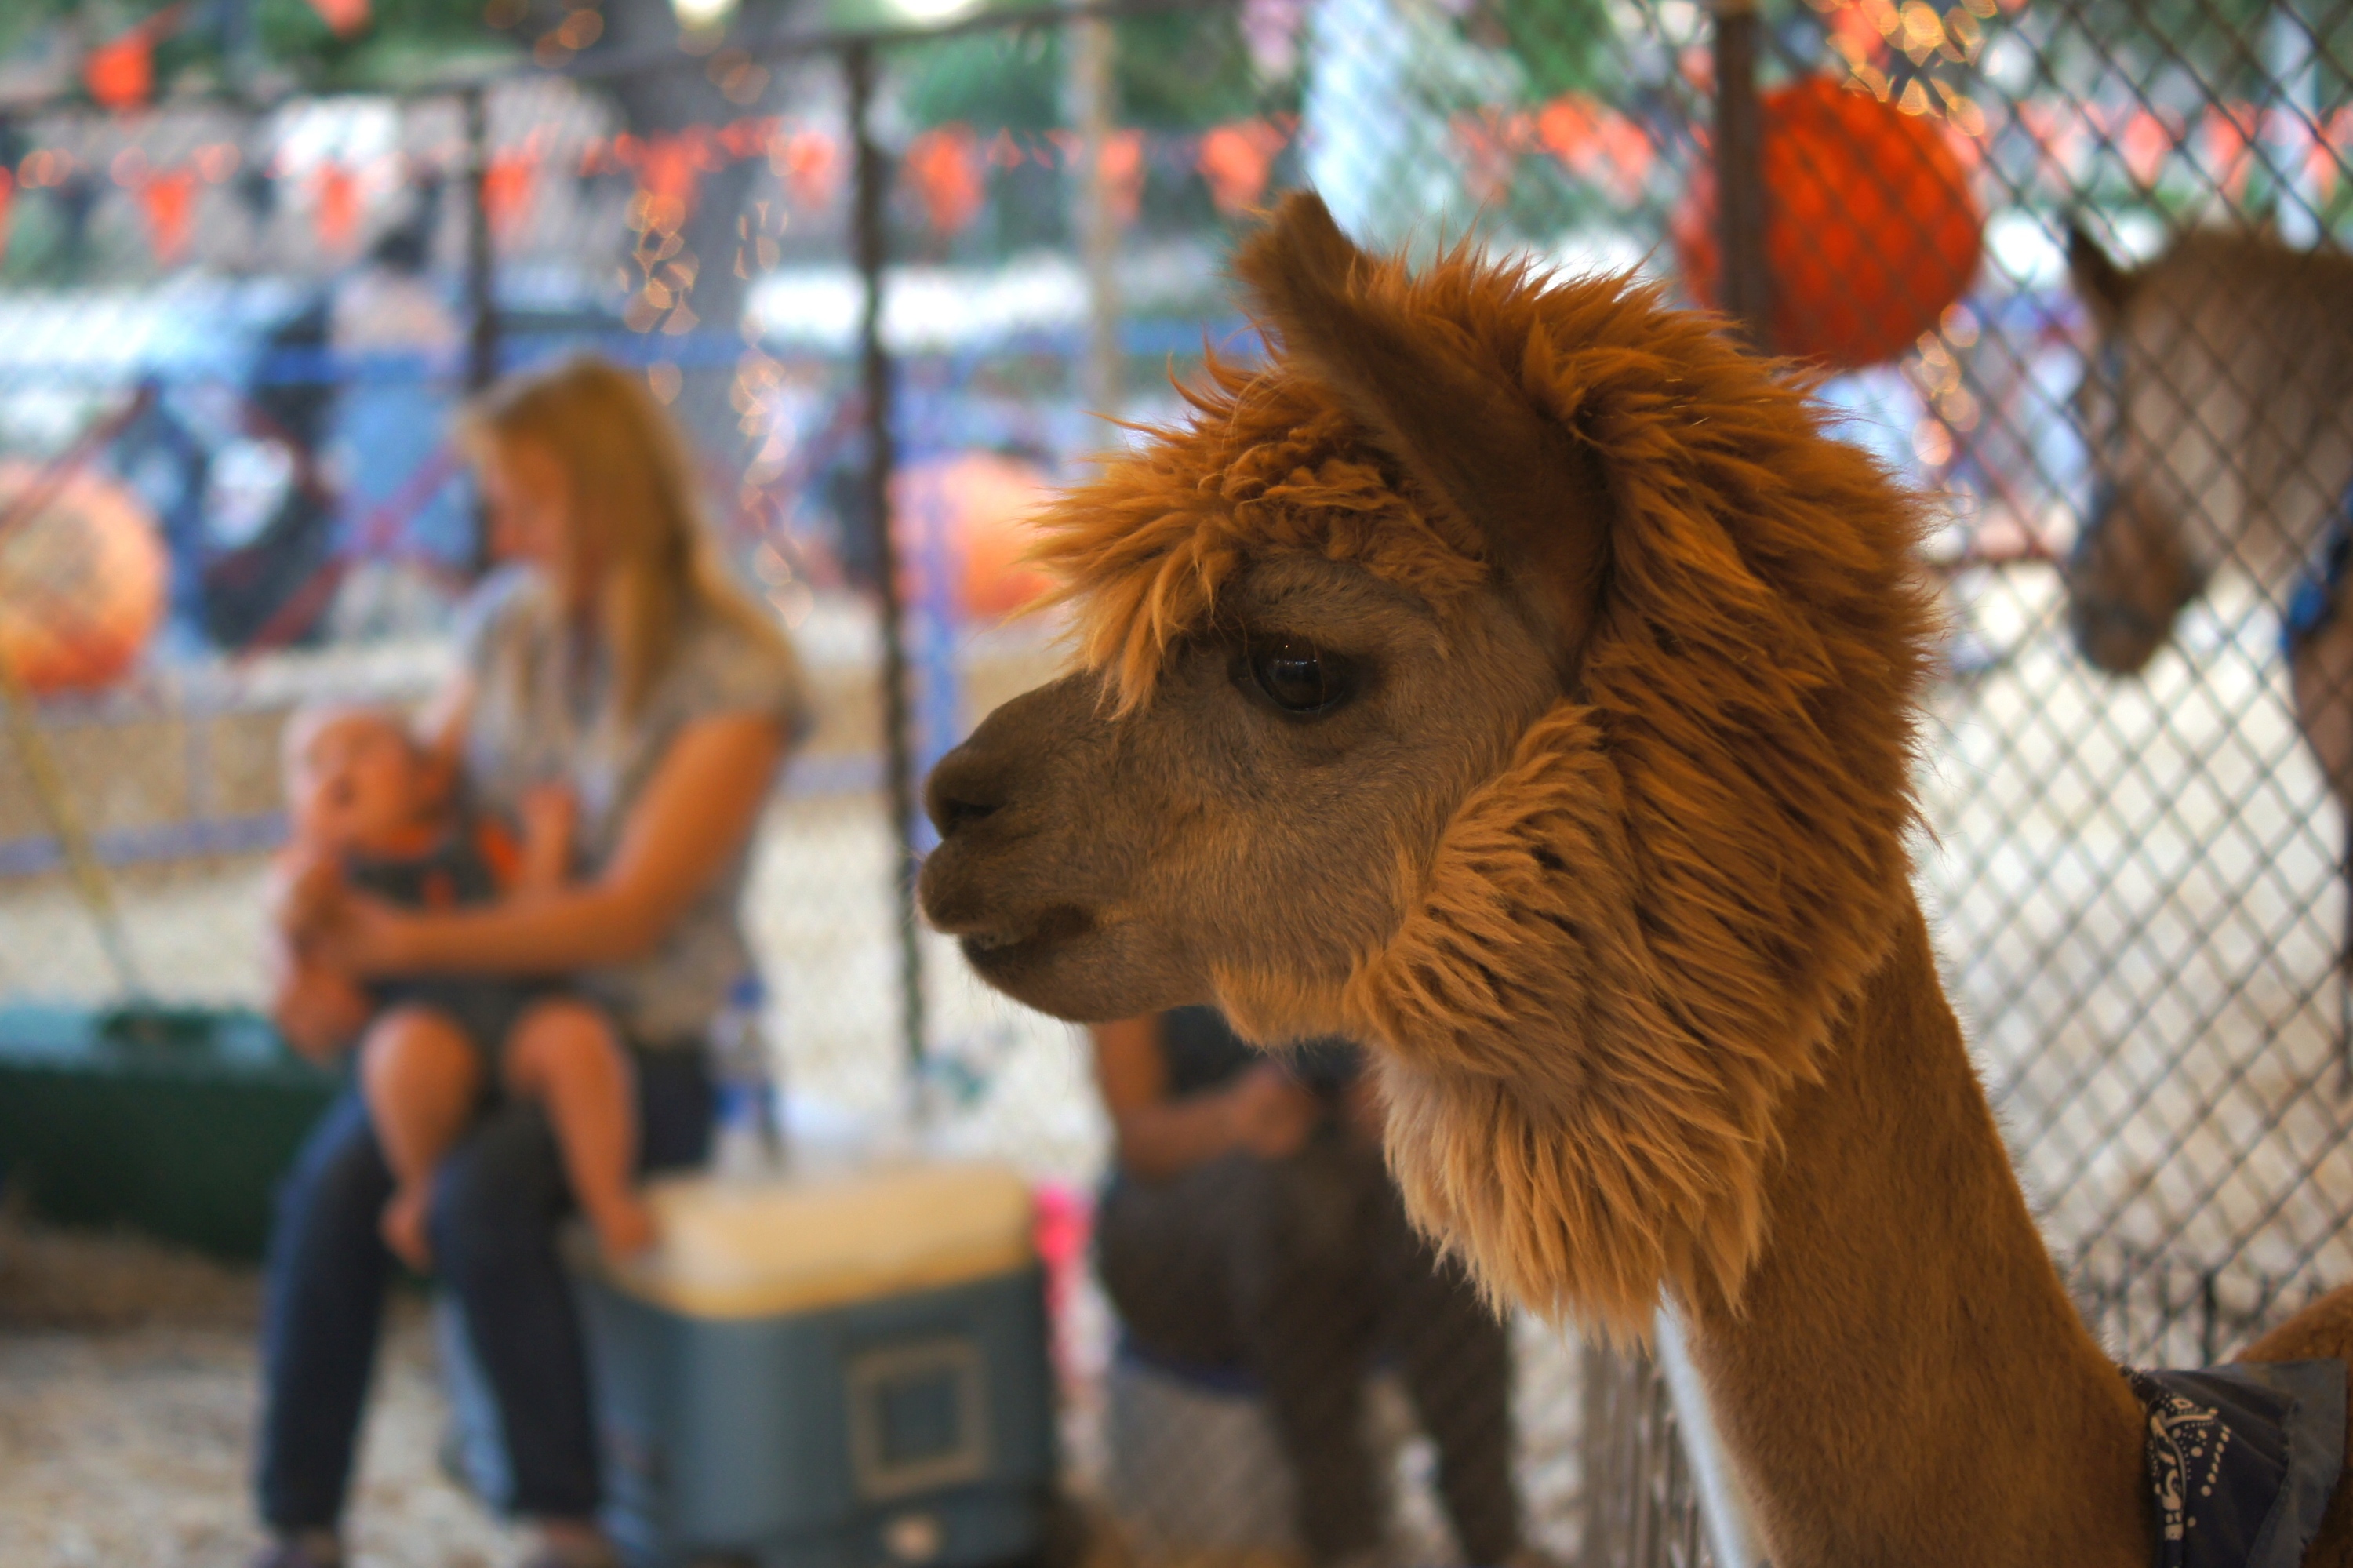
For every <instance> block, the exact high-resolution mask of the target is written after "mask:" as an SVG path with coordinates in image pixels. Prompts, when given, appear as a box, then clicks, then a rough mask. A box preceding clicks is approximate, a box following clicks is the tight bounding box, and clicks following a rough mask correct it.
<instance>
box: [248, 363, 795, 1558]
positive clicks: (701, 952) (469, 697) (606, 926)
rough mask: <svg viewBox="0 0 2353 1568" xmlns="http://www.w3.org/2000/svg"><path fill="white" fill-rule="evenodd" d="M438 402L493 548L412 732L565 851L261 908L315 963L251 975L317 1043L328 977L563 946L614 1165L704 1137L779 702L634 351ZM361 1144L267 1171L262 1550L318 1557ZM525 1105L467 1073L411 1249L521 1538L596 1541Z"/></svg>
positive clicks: (531, 965)
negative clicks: (453, 1333) (619, 1100)
mask: <svg viewBox="0 0 2353 1568" xmlns="http://www.w3.org/2000/svg"><path fill="white" fill-rule="evenodd" d="M467 431H468V435H469V439H470V445H471V448H472V451H473V455H474V458H475V466H476V471H477V473H478V475H479V477H480V484H481V490H482V494H483V498H484V500H485V502H486V503H487V505H488V508H489V512H490V516H491V526H492V529H493V539H494V544H495V545H496V547H497V553H498V554H500V555H501V556H502V557H504V558H506V559H508V560H510V561H512V563H514V566H513V569H512V570H509V571H507V572H504V573H501V575H500V576H499V577H494V578H493V579H491V582H489V583H488V584H486V585H485V587H484V588H483V589H482V590H481V591H480V594H479V595H478V596H477V600H476V602H475V604H474V605H473V606H472V607H471V611H470V625H469V630H468V633H467V635H466V637H465V639H464V649H465V658H464V661H463V665H462V673H460V674H459V676H458V677H457V678H456V679H455V680H454V681H453V682H452V683H451V684H450V686H449V688H448V690H447V691H446V692H445V693H444V694H442V696H441V699H440V700H439V701H438V703H437V704H436V705H434V706H433V708H432V709H431V710H430V713H429V715H428V721H427V726H426V740H427V744H428V745H430V746H432V747H435V748H437V750H438V752H439V754H440V755H441V756H442V757H444V758H447V759H448V761H449V762H450V763H451V764H453V765H454V766H455V767H456V768H457V769H458V770H459V776H460V777H461V779H462V780H463V786H464V788H465V789H468V790H470V791H471V793H472V795H473V798H474V799H475V800H477V801H478V802H479V803H480V805H481V806H482V807H483V808H484V809H486V810H492V811H501V812H508V813H512V812H514V811H515V810H518V809H520V807H521V806H522V800H523V797H524V796H525V795H526V794H527V793H531V792H533V791H535V790H539V789H543V787H544V786H547V785H550V784H555V785H561V786H563V787H564V788H565V789H569V790H570V792H571V794H572V796H573V799H574V802H575V850H574V857H575V859H574V864H573V867H572V871H573V876H572V878H571V880H570V881H569V882H568V883H567V884H566V885H565V886H563V887H562V888H560V889H558V890H555V891H552V892H548V893H546V894H543V895H537V896H534V897H533V898H531V899H528V900H518V901H512V902H508V903H502V904H491V905H479V906H465V907H460V908H458V909H454V910H446V911H431V912H428V911H423V910H418V909H414V908H406V907H396V906H392V905H390V904H388V903H385V902H383V901H381V900H378V899H375V898H373V897H370V896H368V895H364V894H362V893H359V892H356V891H353V890H351V889H349V888H342V889H336V890H333V891H332V892H330V893H329V894H328V895H326V896H324V897H323V898H310V899H306V900H304V905H305V906H304V907H302V908H300V909H295V910H290V911H289V912H288V914H287V915H286V916H285V917H284V919H285V924H286V925H287V926H288V927H289V929H288V932H287V935H288V937H289V938H290V941H289V946H290V948H292V949H295V950H300V951H301V952H302V953H303V954H304V955H305V961H306V963H309V964H311V965H315V966H317V967H319V968H320V969H321V970H322V983H321V984H319V985H317V986H315V987H311V986H306V985H304V984H301V983H293V984H290V985H288V986H286V987H285V988H283V990H282V991H281V996H280V1023H281V1025H282V1026H283V1027H284V1028H285V1030H286V1033H288V1034H289V1036H290V1038H292V1039H294V1040H295V1041H297V1042H298V1043H299V1044H302V1045H303V1046H304V1047H305V1048H306V1049H309V1050H311V1051H313V1052H316V1053H319V1054H327V1053H330V1052H332V1051H335V1050H337V1049H340V1048H341V1046H342V1045H343V1043H345V1042H346V1041H348V1039H349V1038H350V1036H351V1033H352V1032H353V1029H355V1028H356V1027H357V1025H358V1023H359V1022H361V1021H360V1020H357V1019H354V1018H353V1017H352V1016H350V1012H349V1010H348V1008H347V1007H346V1006H345V1005H344V1004H343V1002H342V1001H339V999H340V998H343V997H346V996H348V995H349V994H350V992H351V989H352V988H351V987H350V986H349V985H348V983H328V982H348V981H349V980H366V979H370V978H373V977H377V976H385V975H402V976H409V975H430V974H445V975H482V974H488V975H518V976H537V975H544V976H564V977H566V978H567V979H568V980H570V982H571V984H572V985H573V986H574V988H575V989H576V990H577V991H580V992H581V993H582V994H584V995H585V996H586V997H587V998H588V999H589V1000H590V1001H593V1002H594V1003H595V1004H596V1006H598V1007H599V1008H601V1009H602V1010H603V1012H605V1013H606V1015H607V1017H609V1018H610V1019H611V1020H612V1022H613V1023H614V1025H615V1026H616V1028H617V1030H618V1032H619V1033H620V1035H621V1036H622V1038H623V1039H624V1040H625V1041H626V1042H627V1043H628V1047H629V1054H630V1058H631V1064H632V1066H633V1069H634V1080H635V1093H636V1101H637V1107H636V1108H637V1114H638V1160H639V1164H640V1165H641V1166H642V1167H646V1168H652V1167H658V1166H662V1165H677V1164H684V1163H691V1162H692V1161H694V1160H697V1159H699V1158H700V1157H701V1156H702V1152H703V1149H704V1146H705V1143H706V1140H707V1138H708V1135H709V1128H710V1121H711V1089H710V1083H709V1079H708V1078H707V1076H706V1075H705V1071H704V1066H703V1061H702V1037H703V1033H704V1030H705V1028H706V1026H707V1024H708V1023H709V1022H710V1020H711V1018H712V1014H713V1013H714V1012H717V1010H718V1008H719V1006H720V1005H721V1003H722V1001H723V1000H724V998H725V996H726V993H727V991H728V989H729V988H730V986H731V985H732V984H733V982H734V981H735V980H737V979H738V978H740V977H741V976H743V975H744V974H745V973H746V972H747V971H748V970H749V969H750V968H751V956H750V953H749V951H748V950H747V948H746V947H745V944H744V936H743V932H742V930H741V928H740V927H739V926H738V923H737V917H736V905H737V903H738V901H739V899H740V896H741V895H742V892H743V886H744V873H745V870H746V864H747V862H748V860H749V857H750V849H751V839H752V832H753V828H754V823H755V822H756V821H757V819H758V817H759V813H760V810H761V807H762V804H763V802H764V801H765V800H766V798H767V795H768V791H769V789H770V787H771V786H772V785H773V783H774V782H775V780H776V774H777V771H778V768H780V766H781V765H782V763H783V761H784V759H785V756H786V751H787V749H788V748H789V747H790V746H791V744H792V742H793V741H794V739H795V738H796V737H797V735H798V733H799V732H800V730H801V728H802V727H803V726H804V722H805V712H806V709H805V697H804V689H803V683H802V680H801V675H800V671H799V667H798V665H797V662H795V659H794V657H793V653H792V650H791V648H790V647H789V645H788V644H787V643H786V641H785V639H784V637H783V635H782V634H781V632H780V631H779V630H777V629H776V626H775V625H774V624H773V622H772V621H771V620H769V619H768V618H767V617H766V616H765V615H764V614H763V613H762V612H761V611H760V610H759V609H756V608H755V607H754V605H753V604H752V603H751V602H750V601H749V600H747V599H744V597H743V596H742V595H741V594H739V593H738V592H737V590H736V589H735V588H733V586H732V585H731V584H730V583H729V581H728V580H727V578H726V577H725V575H724V573H723V569H722V568H721V567H719V566H718V565H717V563H716V562H715V561H714V560H713V559H712V554H711V551H710V548H709V546H708V545H707V544H706V542H705V540H704V538H703V536H702V530H701V528H700V526H699V524H698V522H697V519H696V515H695V507H694V504H693V502H692V486H691V478H690V474H689V470H688V466H687V461H686V458H685V454H684V450H683V448H682V445H681V442H680V440H678V438H677V436H676V434H675V432H674V431H673V430H672V429H670V425H669V423H668V421H667V419H666V418H664V416H663V415H662V414H661V412H660V410H659V408H658V407H657V406H656V405H655V404H654V403H653V402H652V401H651V399H650V398H649V397H648V396H647V395H646V392H645V390H644V386H643V383H642V381H640V380H639V379H638V377H635V376H629V375H628V374H626V373H624V372H622V371H620V370H618V369H616V368H614V367H613V366H608V365H604V364H601V363H598V362H596V361H589V360H583V361H575V362H574V363H571V364H567V365H565V366H561V367H559V368H557V369H554V370H552V371H547V372H543V373H541V374H536V375H533V376H526V377H522V378H520V379H517V380H514V381H512V382H510V383H508V384H506V385H503V386H501V387H497V388H495V389H493V390H492V392H491V394H489V395H488V396H487V397H485V398H484V399H483V400H482V402H481V403H480V406H479V407H478V408H475V409H474V410H472V411H471V413H470V417H469V419H468V422H467ZM392 1183H393V1174H392V1172H391V1171H390V1169H389V1168H388V1167H387V1166H386V1163H385V1158H384V1154H383V1150H381V1148H380V1147H379V1145H378V1143H377V1141H376V1139H375V1135H374V1133H373V1132H372V1130H371V1128H370V1127H369V1124H368V1118H367V1114H366V1107H365V1106H364V1103H363V1102H362V1101H361V1100H360V1099H359V1098H358V1097H356V1096H352V1097H346V1098H345V1099H344V1100H343V1102H342V1103H341V1104H339V1105H338V1106H337V1107H336V1108H335V1109H334V1110H332V1111H331V1112H330V1113H329V1114H328V1116H327V1117H326V1118H325V1119H324V1120H323V1121H322V1124H321V1125H320V1127H319V1128H317V1129H316V1130H315V1131H314V1132H313V1133H312V1135H311V1139H310V1142H309V1143H308V1144H307V1145H306V1146H305V1148H304V1150H303V1152H302V1154H301V1158H300V1159H299V1160H298V1161H297V1162H296V1166H295V1169H294V1171H293V1172H292V1174H291V1175H290V1177H289V1179H288V1181H287V1182H286V1185H285V1187H284V1189H283V1192H282V1194H281V1197H280V1206H279V1213H278V1217H277V1225H276V1231H275V1234H274V1239H273V1241H272V1244H271V1252H270V1259H269V1293H268V1308H267V1318H266V1322H265V1326H264V1340H263V1351H264V1363H265V1365H264V1372H265V1376H266V1380H267V1385H268V1386H267V1391H266V1398H265V1403H264V1412H263V1422H262V1432H261V1454H260V1463H259V1494H260V1498H259V1500H260V1508H261V1514H262V1518H263V1520H264V1522H265V1523H266V1524H267V1525H268V1526H269V1529H270V1531H272V1533H273V1535H274V1537H275V1544H274V1545H273V1546H272V1547H271V1548H270V1549H269V1551H268V1552H265V1553H264V1554H263V1556H262V1557H261V1558H260V1560H259V1561H260V1563H265V1564H269V1565H271V1568H331V1565H332V1564H335V1563H340V1562H341V1561H342V1556H343V1553H342V1546H341V1534H340V1527H341V1520H342V1514H343V1503H344V1498H345V1492H346V1488H347V1485H348V1482H349V1478H350V1473H351V1467H352V1458H353V1446H354V1441H355V1438H356V1436H357V1433H358V1429H359V1425H360V1418H361V1414H362V1406H363V1404H364V1400H365V1397H366V1392H367V1382H368V1372H369V1366H370V1363H371V1361H372V1360H373V1358H374V1354H375V1339H376V1330H377V1323H378V1319H379V1317H380V1313H381V1309H382V1305H383V1298H384V1293H385V1286H386V1285H387V1283H388V1282H389V1279H390V1276H391V1270H392V1264H393V1260H392V1256H391V1255H390V1253H388V1252H387V1251H386V1250H385V1246H384V1244H383V1242H382V1240H381V1239H380V1237H379V1234H378V1230H377V1220H376V1216H377V1215H378V1214H379V1213H381V1211H382V1210H383V1209H384V1207H385V1202H386V1200H387V1198H388V1197H389V1196H390V1194H391V1192H392ZM572 1201H573V1200H572V1195H571V1194H570V1192H568V1191H567V1188H566V1185H565V1177H564V1167H563V1163H562V1160H561V1158H560V1154H559V1150H558V1146H557V1143H556V1140H555V1139H554V1135H553V1133H552V1131H551V1129H550V1127H549V1124H548V1120H547V1118H546V1116H545V1113H544V1112H543V1109H542V1107H540V1106H539V1105H537V1104H535V1103H533V1102H531V1101H529V1100H522V1099H509V1100H506V1101H504V1102H494V1103H492V1104H491V1106H490V1107H487V1109H486V1110H485V1112H484V1113H483V1114H482V1115H481V1116H480V1118H478V1119H477V1120H476V1121H475V1123H474V1124H473V1126H472V1127H471V1128H470V1129H469V1130H468V1131H467V1132H466V1133H465V1135H464V1136H463V1138H462V1139H460V1141H459V1143H458V1144H457V1145H456V1146H455V1147H454V1148H452V1149H451V1150H450V1151H449V1153H448V1157H447V1159H446V1160H445V1161H444V1163H443V1165H442V1166H441V1169H440V1174H439V1175H438V1179H437V1181H436V1183H435V1186H434V1190H433V1192H432V1195H431V1202H430V1205H429V1214H428V1218H427V1234H428V1235H429V1238H430V1252H431V1255H432V1258H433V1261H434V1264H435V1266H437V1267H438V1269H439V1270H440V1272H441V1277H442V1278H443V1280H444V1281H445V1283H446V1284H447V1285H448V1287H450V1288H451V1289H452V1290H453V1291H454V1292H455V1293H456V1295H457V1298H458V1299H459V1303H460V1305H461V1306H462V1308H463V1309H464V1313H465V1318H466V1323H467V1327H468V1330H469V1331H470V1337H471V1339H472V1340H473V1343H474V1346H475V1348H476V1350H477V1351H478V1353H479V1354H480V1358H481V1361H482V1363H483V1369H484V1371H485V1372H486V1373H487V1374H488V1377H489V1381H490V1383H491V1388H492V1390H493V1392H494V1393H495V1394H496V1396H497V1399H498V1403H499V1406H500V1414H501V1427H502V1430H503V1433H504V1436H505V1441H506V1446H507V1450H508V1459H509V1471H510V1474H511V1475H512V1478H513V1483H512V1485H513V1495H512V1498H510V1499H507V1501H508V1502H509V1504H510V1506H511V1507H512V1510H513V1511H514V1512H515V1513H516V1514H518V1515H521V1516H522V1517H524V1518H527V1519H530V1520H533V1521H534V1522H535V1523H536V1525H537V1526H538V1533H539V1538H540V1548H539V1555H538V1556H537V1557H536V1558H535V1559H534V1562H536V1563H542V1564H545V1565H548V1568H557V1565H566V1568H569V1565H582V1568H594V1565H598V1564H603V1563H610V1562H613V1561H615V1558H614V1554H613V1551H612V1547H611V1544H610V1542H607V1540H606V1539H605V1538H604V1536H603V1535H602V1534H601V1533H600V1532H599V1531H598V1530H597V1528H596V1523H595V1515H596V1508H597V1504H598V1485H597V1473H596V1447H595V1443H594V1437H593V1428H592V1423H591V1416H590V1411H589V1406H588V1388H587V1380H586V1371H585V1367H584V1362H583V1353H582V1349H581V1341H580V1333H579V1327H578V1324H577V1322H576V1321H575V1318H574V1314H573V1308H572V1303H571V1298H570V1297H569V1295H568V1294H567V1292H566V1289H565V1282H564V1278H563V1275H562V1273H561V1271H560V1269H559V1267H558V1265H557V1260H556V1254H555V1229H556V1225H557V1223H558V1222H559V1221H560V1220H561V1218H562V1217H563V1216H564V1214H565V1213H566V1212H567V1210H568V1209H569V1208H570V1207H571V1204H572Z"/></svg>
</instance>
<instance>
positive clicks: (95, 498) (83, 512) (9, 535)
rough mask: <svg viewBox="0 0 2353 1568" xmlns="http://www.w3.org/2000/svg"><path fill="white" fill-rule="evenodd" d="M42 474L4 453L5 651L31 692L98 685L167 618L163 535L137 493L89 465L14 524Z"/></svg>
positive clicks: (1, 579) (114, 675) (0, 608)
mask: <svg viewBox="0 0 2353 1568" xmlns="http://www.w3.org/2000/svg"><path fill="white" fill-rule="evenodd" d="M39 478H40V471H39V470H37V469H36V468H34V467H32V466H31V465H29V464H26V463H17V462H12V463H0V525H6V531H5V533H0V660H5V661H6V662H7V665H8V668H9V670H10V671H11V672H12V673H14V674H15V675H16V680H17V682H18V683H20V684H22V685H23V686H24V687H25V688H26V690H27V691H30V692H34V693H48V692H67V691H94V690H97V689H98V688H100V687H102V686H107V685H111V684H112V683H114V682H115V681H117V680H120V679H121V677H122V675H123V674H124V673H127V672H128V671H129V670H130V669H131V667H132V665H133V664H134V663H136V662H138V659H139V654H140V652H141V650H142V649H144V648H145V647H146V646H147V641H148V639H149V638H151V637H153V635H154V634H155V626H156V623H157V622H158V621H160V620H162V619H163V615H164V578H165V576H166V559H165V556H164V542H163V539H162V537H161V536H160V535H158V534H157V532H156V530H155V524H154V523H153V520H152V519H151V518H150V517H149V515H148V513H147V508H146V507H145V506H144V505H143V504H142V503H141V502H140V500H139V498H138V497H137V496H136V495H134V494H133V493H132V492H130V491H129V490H126V489H125V488H123V487H122V486H121V485H119V484H116V483H113V482H111V481H109V480H105V479H101V478H100V477H99V476H98V475H96V474H90V473H81V474H76V475H75V476H73V477H72V478H70V479H69V480H67V481H66V482H65V483H63V484H62V485H60V486H58V488H57V490H56V491H55V492H54V493H52V494H51V495H50V496H49V497H48V499H47V501H46V502H44V503H42V504H41V505H40V506H39V507H38V508H37V509H36V510H35V511H34V512H33V514H31V515H30V516H29V517H26V518H23V519H21V520H18V521H16V522H15V523H13V524H9V520H10V519H12V518H15V517H16V507H17V503H18V500H19V498H20V497H22V496H24V495H26V494H27V493H29V492H30V490H31V488H32V486H33V485H34V484H36V483H37V482H38V481H39Z"/></svg>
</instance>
